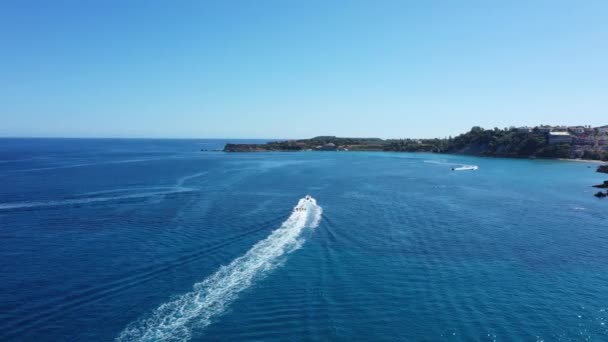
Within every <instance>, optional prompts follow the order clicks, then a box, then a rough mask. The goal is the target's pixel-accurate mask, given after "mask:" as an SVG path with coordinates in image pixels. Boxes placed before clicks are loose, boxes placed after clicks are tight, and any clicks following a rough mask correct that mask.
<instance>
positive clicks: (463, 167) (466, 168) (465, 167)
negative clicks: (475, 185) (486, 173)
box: [424, 159, 479, 171]
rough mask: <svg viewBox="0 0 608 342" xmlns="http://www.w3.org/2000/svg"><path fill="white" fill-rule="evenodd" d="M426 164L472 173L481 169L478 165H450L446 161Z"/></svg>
mask: <svg viewBox="0 0 608 342" xmlns="http://www.w3.org/2000/svg"><path fill="white" fill-rule="evenodd" d="M424 162H425V163H427V164H436V165H448V166H452V171H472V170H478V169H479V166H477V165H468V164H459V163H448V162H447V161H446V160H445V159H436V160H425V161H424Z"/></svg>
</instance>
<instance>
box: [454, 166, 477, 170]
mask: <svg viewBox="0 0 608 342" xmlns="http://www.w3.org/2000/svg"><path fill="white" fill-rule="evenodd" d="M477 169H479V167H478V166H477V165H463V166H459V167H453V168H452V171H471V170H477Z"/></svg>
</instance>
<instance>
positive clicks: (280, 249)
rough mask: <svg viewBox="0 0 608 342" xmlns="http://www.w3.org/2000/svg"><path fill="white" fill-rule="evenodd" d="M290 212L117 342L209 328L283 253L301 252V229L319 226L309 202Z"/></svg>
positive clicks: (317, 211)
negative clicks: (240, 253)
mask: <svg viewBox="0 0 608 342" xmlns="http://www.w3.org/2000/svg"><path fill="white" fill-rule="evenodd" d="M295 208H296V209H294V211H293V213H292V214H291V215H290V216H289V218H288V219H287V220H286V221H285V222H283V223H282V224H281V227H279V228H278V229H276V230H274V231H273V232H272V233H271V234H270V235H269V236H268V237H267V238H266V239H264V240H261V241H259V242H257V243H256V244H255V245H254V246H253V247H252V248H251V249H250V250H249V251H247V253H245V255H243V256H241V257H238V258H236V259H234V260H233V261H232V262H231V263H230V264H228V265H227V266H222V267H221V268H220V269H219V270H218V271H217V272H216V273H214V274H213V275H211V276H209V277H208V278H207V279H205V280H203V281H202V282H200V283H197V284H194V286H193V291H191V292H188V293H186V294H183V295H181V296H179V297H177V298H176V299H175V300H172V301H170V302H167V303H165V304H162V305H161V306H159V307H158V308H157V309H156V310H154V312H153V313H152V314H151V315H150V316H149V317H147V318H143V319H141V320H138V321H136V322H134V323H132V324H130V325H129V326H127V328H126V329H125V330H124V331H123V332H122V333H121V334H120V335H119V336H118V337H117V338H116V341H161V340H162V341H187V340H189V339H190V337H191V335H192V330H193V329H202V328H204V327H206V326H207V325H209V324H210V323H211V322H212V319H213V318H214V317H217V316H218V315H220V314H222V313H223V312H224V311H225V309H226V307H227V306H228V305H229V304H230V303H231V302H232V301H234V300H235V299H236V298H237V296H238V295H239V293H240V292H242V291H244V290H246V289H247V288H249V287H250V286H251V285H252V284H253V283H254V282H255V281H256V280H258V279H260V278H262V277H263V276H265V275H267V274H268V272H270V271H272V270H273V269H275V268H276V267H277V266H279V265H280V264H281V262H283V261H284V259H285V256H286V255H287V254H289V253H291V252H293V251H294V250H296V249H298V248H300V247H301V246H302V243H303V242H304V240H303V237H302V231H303V230H304V228H306V227H311V228H314V227H316V226H318V225H319V222H320V220H321V214H322V208H321V207H320V206H318V205H317V203H316V201H315V200H314V199H313V198H307V199H300V201H299V202H298V204H297V206H296V207H295ZM301 208H303V209H304V210H302V209H301Z"/></svg>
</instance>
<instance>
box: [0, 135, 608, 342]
mask: <svg viewBox="0 0 608 342" xmlns="http://www.w3.org/2000/svg"><path fill="white" fill-rule="evenodd" d="M233 142H234V141H233ZM237 142H238V141H237ZM224 143H225V141H222V140H112V139H98V140H95V139H0V340H1V341H161V340H166V341H186V340H191V341H285V340H291V341H327V340H336V341H352V340H358V341H421V340H425V341H443V340H445V341H469V340H479V341H485V340H487V341H515V340H522V341H542V340H544V341H581V340H591V341H606V340H608V295H607V294H608V200H606V199H604V200H601V199H597V198H595V197H593V196H592V194H593V193H594V190H595V189H593V188H591V187H590V186H591V185H592V184H596V183H599V182H600V181H603V180H605V179H606V178H607V177H606V175H602V174H598V173H596V172H595V167H594V166H593V165H589V164H585V163H577V162H564V161H546V160H512V159H492V158H474V157H465V156H456V155H435V154H409V153H365V152H308V153H252V154H246V153H245V154H238V153H234V154H226V153H222V152H201V151H200V150H201V149H203V148H204V149H215V148H221V147H222V146H223V144H224ZM462 165H476V166H478V167H479V169H478V170H470V171H452V170H451V168H452V167H458V166H462ZM307 194H310V195H311V196H312V197H313V200H310V201H306V200H303V198H304V196H306V195H307ZM315 200H316V203H315ZM296 206H297V207H298V208H302V210H295V211H294V207H296Z"/></svg>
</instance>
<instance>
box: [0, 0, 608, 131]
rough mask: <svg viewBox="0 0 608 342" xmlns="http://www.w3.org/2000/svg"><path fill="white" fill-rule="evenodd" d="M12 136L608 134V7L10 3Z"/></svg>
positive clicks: (5, 37)
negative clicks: (543, 129) (573, 130)
mask: <svg viewBox="0 0 608 342" xmlns="http://www.w3.org/2000/svg"><path fill="white" fill-rule="evenodd" d="M0 122H1V123H0V136H66V137H195V138H199V137H200V138H203V137H233V138H246V137H248V138H273V137H277V138H279V137H280V138H283V137H284V138H300V137H310V136H313V135H339V136H378V137H395V138H398V137H436V136H437V137H443V136H447V135H450V134H451V135H455V134H457V133H460V132H464V131H466V130H468V129H469V128H470V127H471V126H473V125H480V126H483V127H494V126H499V127H505V126H511V125H533V124H540V123H556V124H557V123H560V124H591V125H603V124H608V1H605V0H603V1H592V0H585V1H574V0H572V1H556V0H547V1H529V0H526V1H485V0H479V1H464V0H463V1H406V0H402V1H354V0H351V1H331V0H324V1H289V0H287V1H285V0H278V1H263V0H260V1H228V0H225V1H224V0H222V1H216V2H212V1H162V2H161V1H151V0H142V1H127V0H121V1H110V0H99V1H87V0H74V1H64V0H57V1H29V0H14V1H11V0H5V1H2V2H0Z"/></svg>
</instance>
